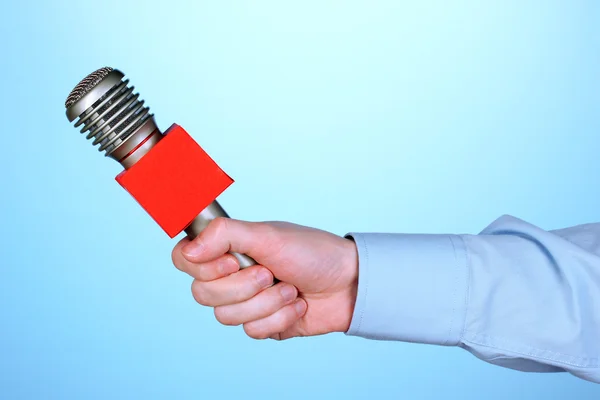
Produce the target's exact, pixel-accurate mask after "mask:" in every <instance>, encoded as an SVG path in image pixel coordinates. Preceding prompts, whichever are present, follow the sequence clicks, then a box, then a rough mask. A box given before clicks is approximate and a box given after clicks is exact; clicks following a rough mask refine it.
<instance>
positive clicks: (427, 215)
mask: <svg viewBox="0 0 600 400" xmlns="http://www.w3.org/2000/svg"><path fill="white" fill-rule="evenodd" d="M599 4H600V3H598V2H593V1H562V2H559V1H506V0H505V1H487V2H483V1H455V2H446V1H420V2H399V1H387V2H386V1H364V2H354V1H303V2H281V1H252V2H251V1H218V2H208V1H201V2H200V1H197V2H194V1H189V2H184V1H173V0H171V1H160V2H159V1H145V2H122V1H116V0H110V1H102V2H100V1H96V2H90V3H87V2H83V1H78V2H71V3H66V2H60V1H52V2H50V1H47V2H42V1H38V2H32V1H21V2H16V1H14V2H8V1H4V2H2V3H1V5H0V20H1V23H0V50H1V51H0V72H1V74H0V88H1V89H2V90H1V92H0V115H1V117H2V118H1V120H2V130H3V133H2V149H3V151H2V156H1V157H0V163H1V165H2V171H3V173H2V177H1V178H0V179H1V183H2V184H1V186H0V187H1V191H2V192H1V193H2V196H1V197H0V218H1V219H0V222H1V227H2V232H1V235H2V237H1V240H2V241H1V244H0V263H1V270H0V323H1V327H0V398H2V399H34V398H35V399H71V398H73V399H82V398H86V399H108V398H112V399H121V398H123V399H125V398H127V399H131V398H144V399H151V398H157V399H167V398H197V399H207V398H238V397H239V398H252V399H255V398H256V399H279V398H286V399H306V398H308V399H325V398H346V399H348V398H367V397H370V398H381V399H387V398H394V399H395V398H415V399H418V398H427V399H437V398H445V399H448V398H457V399H459V398H460V399H480V398H484V397H485V398H487V399H505V398H514V397H513V396H516V397H518V398H530V399H534V398H535V399H538V398H539V399H562V398H577V399H592V398H596V399H597V398H598V397H599V396H600V389H599V387H598V386H596V385H593V384H591V383H588V382H585V381H582V380H578V379H577V378H575V377H572V376H570V375H567V374H558V375H557V374H552V375H540V374H525V373H520V372H515V371H511V370H507V369H502V368H500V367H496V366H492V365H488V364H486V363H484V362H482V361H479V360H478V359H476V358H475V357H473V356H472V355H470V354H469V353H467V352H465V351H464V350H461V349H456V348H442V347H434V346H424V345H416V344H406V343H393V342H375V341H368V340H364V339H359V338H352V337H346V336H344V335H341V334H340V335H329V336H323V337H315V338H303V339H295V340H290V341H285V342H279V343H278V342H273V341H254V340H251V339H249V338H247V337H246V336H245V335H244V333H243V331H242V329H241V327H237V328H231V327H223V326H221V325H219V324H218V323H217V322H216V321H215V320H214V317H213V314H212V310H211V309H208V308H203V307H201V306H199V305H197V304H196V303H194V301H193V299H192V296H191V294H190V283H191V280H190V278H189V277H187V276H185V275H183V274H182V273H180V272H179V271H177V270H176V269H175V268H174V267H173V266H172V264H171V260H170V252H171V248H172V246H173V245H174V244H175V242H176V241H175V240H169V239H168V237H167V236H166V235H165V234H164V233H163V232H162V231H161V230H160V229H159V228H158V227H157V226H156V225H155V224H154V223H153V222H152V221H151V220H150V218H149V217H148V216H147V215H146V214H144V212H143V211H142V210H141V209H140V208H139V207H138V205H137V204H136V203H135V202H134V201H133V200H132V199H131V198H130V197H128V195H127V194H126V193H125V192H124V191H123V190H122V189H121V188H120V187H119V186H118V185H117V184H116V182H115V181H114V177H115V175H117V173H119V172H120V170H121V169H120V167H119V165H118V164H116V163H115V162H113V161H112V160H110V159H107V158H104V157H103V155H102V154H101V153H99V152H98V151H97V149H96V148H93V147H92V145H91V143H90V142H88V141H86V140H85V138H84V137H83V136H81V135H79V133H78V131H77V130H75V129H74V128H73V127H72V126H71V125H70V124H69V123H68V121H67V119H66V117H65V115H64V100H65V98H66V96H67V94H68V93H69V91H70V90H71V89H72V87H73V86H74V85H75V84H76V83H77V82H78V81H79V80H80V79H81V78H83V77H84V76H85V75H87V74H88V73H89V72H91V71H93V70H95V69H97V68H99V67H102V66H105V65H109V66H113V67H116V68H119V69H121V70H122V71H124V72H125V73H126V74H127V76H128V77H129V78H130V79H131V82H132V84H133V85H135V87H136V90H139V92H140V93H141V95H142V98H144V99H145V100H146V103H147V104H148V105H150V107H151V110H152V111H153V112H154V113H155V115H156V118H157V122H158V124H159V127H161V128H162V129H166V128H167V127H168V126H169V125H171V124H172V123H174V122H176V123H179V124H181V125H182V126H183V127H185V128H186V129H187V130H188V131H189V132H190V133H191V134H192V135H193V136H194V137H195V138H196V140H197V141H198V142H199V143H200V144H201V145H202V146H203V147H204V148H205V149H206V150H207V151H208V152H209V154H211V156H212V157H213V158H215V160H217V162H218V163H219V164H220V165H221V166H222V167H223V168H224V169H225V170H226V171H227V172H228V173H229V174H230V175H231V176H232V177H233V178H234V179H235V180H236V183H235V184H234V185H233V186H232V187H231V188H230V189H229V190H228V191H227V192H226V193H224V194H223V195H222V196H221V197H220V201H221V202H222V204H223V205H224V206H225V208H226V209H227V210H228V211H229V212H230V214H232V216H234V217H236V218H241V219H248V220H288V221H292V222H296V223H300V224H304V225H310V226H315V227H319V228H322V229H326V230H329V231H332V232H334V233H337V234H340V235H343V234H345V233H346V232H349V231H367V232H377V231H379V232H412V233H477V232H479V231H480V230H481V229H483V228H484V227H485V226H486V225H487V224H488V223H490V222H491V221H493V220H494V219H495V218H497V217H498V216H500V215H502V214H512V215H514V216H517V217H519V218H523V219H525V220H527V221H528V222H531V223H534V224H536V225H538V226H540V227H543V228H545V229H553V228H561V227H566V226H571V225H575V224H579V223H586V222H596V221H599V220H600V206H599V204H600V202H599V200H600V191H599V190H598V177H599V174H600V172H599V171H600V157H598V149H599V147H600V138H599V136H598V132H599V122H600V120H599V117H598V107H599V105H600V102H599V100H600V98H599V96H600V78H599V71H600V56H599V48H600V47H599V46H600V24H599V23H598V21H600V5H599ZM424 284H426V283H424ZM407 306H410V305H407ZM599 340H600V338H599Z"/></svg>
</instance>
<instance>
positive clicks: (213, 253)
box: [172, 218, 358, 340]
mask: <svg viewBox="0 0 600 400" xmlns="http://www.w3.org/2000/svg"><path fill="white" fill-rule="evenodd" d="M230 251H231V252H237V253H241V254H246V255H248V256H250V257H252V258H253V259H254V260H256V262H257V263H258V265H254V266H252V267H249V268H245V269H241V270H240V268H239V264H238V262H237V260H236V259H235V257H233V256H232V255H231V254H228V252H230ZM172 259H173V263H174V264H175V266H176V267H177V268H178V269H179V270H181V271H183V272H185V273H187V274H189V275H190V276H192V277H193V278H194V281H193V283H192V294H193V296H194V298H195V299H196V301H197V302H198V303H200V304H202V305H204V306H210V307H214V312H215V317H216V318H217V320H218V321H219V322H220V323H222V324H224V325H243V326H244V331H245V332H246V334H247V335H248V336H250V337H252V338H255V339H266V338H272V339H276V340H283V339H288V338H291V337H296V336H312V335H321V334H325V333H330V332H346V331H347V330H348V328H349V326H350V322H351V320H352V313H353V310H354V303H355V300H356V291H357V282H358V256H357V251H356V246H355V244H354V242H353V241H352V240H349V239H345V238H342V237H340V236H336V235H334V234H332V233H328V232H324V231H321V230H318V229H313V228H308V227H304V226H299V225H294V224H290V223H285V222H243V221H238V220H233V219H228V218H217V219H215V220H214V221H212V222H211V223H210V224H209V225H208V227H207V228H206V229H205V230H204V231H203V232H202V233H201V234H200V235H199V236H198V237H197V238H195V239H194V240H192V241H190V240H189V239H187V238H186V239H183V240H181V241H180V242H179V243H178V244H177V245H176V246H175V248H174V249H173V253H172ZM274 276H275V277H276V278H277V279H278V280H280V282H278V283H276V284H275V285H273V277H274Z"/></svg>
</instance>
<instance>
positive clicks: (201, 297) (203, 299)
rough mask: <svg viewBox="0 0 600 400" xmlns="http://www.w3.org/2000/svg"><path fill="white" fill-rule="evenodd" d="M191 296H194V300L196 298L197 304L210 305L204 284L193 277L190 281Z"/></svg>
mask: <svg viewBox="0 0 600 400" xmlns="http://www.w3.org/2000/svg"><path fill="white" fill-rule="evenodd" d="M192 296H193V297H194V300H196V302H197V303H198V304H201V305H203V306H208V305H210V302H209V297H208V294H207V293H206V290H205V288H204V285H203V284H202V282H201V281H199V280H197V279H195V280H194V281H193V282H192Z"/></svg>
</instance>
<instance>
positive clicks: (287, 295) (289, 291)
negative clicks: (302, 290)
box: [279, 285, 296, 301]
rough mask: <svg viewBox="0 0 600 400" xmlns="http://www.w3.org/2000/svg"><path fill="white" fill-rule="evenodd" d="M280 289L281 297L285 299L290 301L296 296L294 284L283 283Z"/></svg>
mask: <svg viewBox="0 0 600 400" xmlns="http://www.w3.org/2000/svg"><path fill="white" fill-rule="evenodd" d="M279 291H280V292H281V297H283V299H284V300H285V301H290V300H292V299H293V298H294V297H296V289H294V287H293V286H290V285H283V286H282V287H281V289H279Z"/></svg>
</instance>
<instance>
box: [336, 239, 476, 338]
mask: <svg viewBox="0 0 600 400" xmlns="http://www.w3.org/2000/svg"><path fill="white" fill-rule="evenodd" d="M346 237H347V238H349V239H352V240H354V242H355V243H356V247H357V250H358V260H359V273H358V293H357V298H356V304H355V307H354V314H353V317H352V322H351V324H350V328H349V330H348V331H347V332H346V334H347V335H350V336H359V337H363V338H367V339H377V340H398V341H404V342H413V343H425V344H437V345H444V346H455V345H457V344H458V343H459V342H460V339H461V335H462V331H463V326H464V320H465V314H466V309H467V295H468V265H467V251H466V247H465V245H464V242H463V240H462V238H461V237H460V236H458V235H411V234H383V233H349V234H347V235H346Z"/></svg>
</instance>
